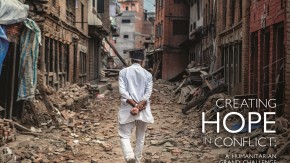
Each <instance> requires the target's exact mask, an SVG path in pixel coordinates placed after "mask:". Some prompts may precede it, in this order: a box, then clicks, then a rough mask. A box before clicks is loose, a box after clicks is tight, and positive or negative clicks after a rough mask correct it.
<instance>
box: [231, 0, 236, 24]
mask: <svg viewBox="0 0 290 163" xmlns="http://www.w3.org/2000/svg"><path fill="white" fill-rule="evenodd" d="M231 3H232V5H231V24H232V25H234V23H235V16H236V12H235V6H236V1H235V0H232V1H231Z"/></svg>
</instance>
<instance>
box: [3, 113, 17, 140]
mask: <svg viewBox="0 0 290 163" xmlns="http://www.w3.org/2000/svg"><path fill="white" fill-rule="evenodd" d="M0 140H1V142H0V146H3V145H4V144H6V143H8V142H12V141H15V140H16V135H15V128H14V125H13V124H12V123H10V122H8V121H5V120H4V119H0Z"/></svg>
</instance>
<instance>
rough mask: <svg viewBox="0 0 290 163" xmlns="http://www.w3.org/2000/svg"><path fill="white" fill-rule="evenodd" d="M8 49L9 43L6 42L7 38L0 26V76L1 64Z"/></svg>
mask: <svg viewBox="0 0 290 163" xmlns="http://www.w3.org/2000/svg"><path fill="white" fill-rule="evenodd" d="M8 47H9V42H8V39H7V36H6V34H5V31H4V29H3V28H2V26H1V25H0V76H1V72H2V64H3V62H4V59H5V57H6V55H7V51H8Z"/></svg>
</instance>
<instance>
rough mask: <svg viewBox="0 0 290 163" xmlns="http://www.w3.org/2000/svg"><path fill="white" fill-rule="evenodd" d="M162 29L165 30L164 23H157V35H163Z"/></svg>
mask: <svg viewBox="0 0 290 163" xmlns="http://www.w3.org/2000/svg"><path fill="white" fill-rule="evenodd" d="M162 30H163V23H159V24H158V25H156V31H155V33H156V34H155V35H156V37H161V36H162V32H163V31H162Z"/></svg>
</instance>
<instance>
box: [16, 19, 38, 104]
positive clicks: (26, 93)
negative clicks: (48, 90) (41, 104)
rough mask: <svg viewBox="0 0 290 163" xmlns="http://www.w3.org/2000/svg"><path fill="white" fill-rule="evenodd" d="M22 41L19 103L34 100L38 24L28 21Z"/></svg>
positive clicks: (25, 22) (25, 23) (26, 21)
mask: <svg viewBox="0 0 290 163" xmlns="http://www.w3.org/2000/svg"><path fill="white" fill-rule="evenodd" d="M24 25H25V27H26V28H25V29H24V31H23V32H22V34H21V39H20V51H21V52H20V65H19V74H18V78H19V90H18V97H17V101H19V100H29V101H31V100H33V99H34V97H35V89H36V83H37V60H38V53H39V45H41V44H40V43H41V32H40V29H39V27H38V26H37V24H36V23H35V22H34V21H33V20H31V19H27V20H25V21H24Z"/></svg>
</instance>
